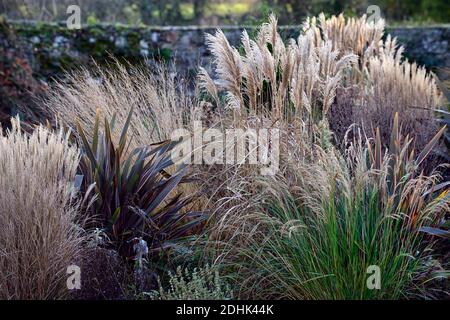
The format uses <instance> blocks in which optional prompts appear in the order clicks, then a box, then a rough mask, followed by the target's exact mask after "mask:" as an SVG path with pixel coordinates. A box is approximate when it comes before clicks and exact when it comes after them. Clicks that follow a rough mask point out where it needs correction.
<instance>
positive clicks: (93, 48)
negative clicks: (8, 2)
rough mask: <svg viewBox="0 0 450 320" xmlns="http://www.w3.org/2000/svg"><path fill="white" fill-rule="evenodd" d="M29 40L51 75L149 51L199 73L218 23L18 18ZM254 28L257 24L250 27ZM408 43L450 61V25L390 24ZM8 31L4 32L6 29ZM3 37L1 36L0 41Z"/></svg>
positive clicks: (414, 50) (417, 54) (42, 72)
mask: <svg viewBox="0 0 450 320" xmlns="http://www.w3.org/2000/svg"><path fill="white" fill-rule="evenodd" d="M12 26H13V28H14V29H15V32H16V34H17V35H18V38H19V39H21V41H22V43H23V45H24V46H25V51H26V52H27V54H28V56H29V58H30V61H31V62H32V67H33V70H34V72H35V74H36V75H39V76H42V77H44V78H48V77H51V76H55V75H56V76H57V75H60V73H61V71H62V70H64V69H65V70H70V69H72V68H74V67H78V66H81V65H86V64H88V63H90V62H91V61H92V59H95V60H97V61H100V62H101V61H105V59H107V58H108V57H110V56H111V55H113V56H116V57H118V58H119V59H122V58H123V59H126V60H128V61H130V62H132V63H133V62H138V61H142V60H143V58H145V57H149V58H152V59H156V60H174V61H175V62H176V65H177V70H178V71H179V72H184V73H186V74H188V75H194V74H195V72H196V67H197V65H198V64H199V63H200V64H202V65H203V66H208V65H209V63H210V59H211V55H210V54H209V52H208V50H207V48H206V46H205V33H214V31H215V28H204V27H158V28H154V27H142V28H133V27H128V26H122V25H98V26H86V27H84V28H83V29H81V30H68V29H67V28H66V27H65V26H64V25H57V24H35V23H25V22H24V23H19V22H14V23H12ZM246 29H247V30H248V32H249V34H250V35H252V34H254V33H255V32H256V29H255V27H246ZM280 29H281V30H280V33H281V35H282V36H283V37H295V36H297V35H298V33H299V28H298V27H295V26H292V27H281V28H280ZM222 30H223V31H224V33H225V34H226V36H227V37H228V39H229V41H230V43H231V44H232V45H238V43H239V40H240V36H241V32H242V30H243V27H224V28H222ZM387 32H389V33H391V34H392V35H394V36H396V37H398V39H399V42H400V43H401V44H403V45H404V46H406V56H407V57H408V58H410V59H412V60H415V61H417V62H418V63H420V64H423V65H426V66H427V67H434V66H439V67H444V66H446V67H449V66H450V50H449V42H450V26H436V27H415V28H410V27H398V28H390V29H387ZM0 37H2V34H0ZM0 43H1V41H0Z"/></svg>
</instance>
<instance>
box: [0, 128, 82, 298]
mask: <svg viewBox="0 0 450 320" xmlns="http://www.w3.org/2000/svg"><path fill="white" fill-rule="evenodd" d="M68 140H69V134H65V133H63V131H62V130H60V131H58V132H56V133H53V132H50V131H48V130H47V129H45V128H44V127H42V126H39V127H37V128H36V129H35V131H34V132H33V133H32V134H31V135H29V136H28V135H26V134H24V133H22V131H21V127H20V123H19V121H18V120H14V121H12V129H11V130H10V131H7V132H5V133H2V132H1V131H0V247H1V249H0V269H1V271H2V272H1V274H0V297H1V298H2V299H59V298H63V297H65V296H66V295H67V293H68V291H67V287H66V279H67V274H66V270H67V267H68V266H70V265H71V264H74V263H76V261H78V260H77V259H78V258H79V254H80V253H81V242H82V239H83V236H82V233H81V230H80V228H79V227H77V225H76V224H75V219H76V215H77V212H78V204H77V201H75V198H74V195H75V193H74V192H75V190H74V179H75V174H76V170H77V165H78V162H79V152H78V149H77V148H76V147H74V146H70V145H69V141H68Z"/></svg>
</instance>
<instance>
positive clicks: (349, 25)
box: [303, 13, 385, 69]
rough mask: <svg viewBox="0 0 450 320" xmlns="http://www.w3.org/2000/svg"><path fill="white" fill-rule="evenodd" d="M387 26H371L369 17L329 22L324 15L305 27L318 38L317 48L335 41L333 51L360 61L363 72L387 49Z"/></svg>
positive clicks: (307, 21) (382, 22)
mask: <svg viewBox="0 0 450 320" xmlns="http://www.w3.org/2000/svg"><path fill="white" fill-rule="evenodd" d="M384 26H385V22H384V20H383V19H379V20H378V21H376V22H372V23H369V22H368V21H367V16H366V15H363V16H361V17H359V18H354V17H351V18H345V17H344V15H343V14H340V15H339V16H334V15H333V16H331V17H330V18H328V19H327V18H326V17H325V15H324V14H323V13H321V14H320V15H319V17H318V18H315V17H314V18H308V19H307V20H306V21H305V23H304V24H303V29H304V30H311V32H312V33H313V34H314V35H316V36H315V42H314V43H315V45H316V46H318V45H320V43H321V42H323V41H331V42H332V44H333V50H337V51H338V52H340V54H341V55H345V54H349V53H353V54H356V55H357V56H358V57H359V67H360V68H361V69H362V67H363V66H365V64H366V62H367V61H368V59H369V58H370V57H372V56H374V55H377V54H378V53H379V52H380V50H381V48H382V45H383V41H382V38H383V35H384Z"/></svg>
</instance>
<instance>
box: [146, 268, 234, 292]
mask: <svg viewBox="0 0 450 320" xmlns="http://www.w3.org/2000/svg"><path fill="white" fill-rule="evenodd" d="M168 282H169V284H168V289H167V290H166V289H164V288H163V286H162V285H161V282H159V290H158V291H153V292H150V293H149V294H148V295H149V296H150V297H151V299H153V300H230V299H232V298H233V293H232V291H231V289H230V287H229V286H228V285H227V284H226V283H225V282H224V280H223V279H222V278H221V277H220V276H219V273H218V272H217V271H215V270H214V269H213V268H212V267H210V266H205V267H204V268H195V269H194V271H192V272H190V271H189V270H188V269H185V270H184V271H183V269H182V268H181V267H178V268H177V270H176V273H175V274H172V273H169V281H168Z"/></svg>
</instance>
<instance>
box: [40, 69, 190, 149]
mask: <svg viewBox="0 0 450 320" xmlns="http://www.w3.org/2000/svg"><path fill="white" fill-rule="evenodd" d="M109 67H110V68H103V67H100V66H97V67H96V68H94V69H93V70H87V69H81V70H80V71H77V72H74V73H71V74H67V75H66V78H64V79H63V80H59V81H57V82H56V83H55V84H54V87H53V88H52V90H50V93H49V96H48V98H47V99H46V101H45V102H44V103H45V105H46V107H47V109H49V110H50V111H52V112H53V113H55V114H56V116H57V117H58V118H59V121H61V122H62V123H63V124H65V125H68V126H70V127H71V128H73V129H75V128H76V121H79V122H80V124H81V126H82V128H83V130H85V131H86V132H88V133H90V132H93V129H94V124H95V118H96V113H97V111H100V113H101V116H102V117H107V118H109V119H111V118H112V116H113V115H116V116H115V122H116V127H117V128H121V127H123V125H124V124H125V121H126V119H127V116H128V112H129V111H130V109H131V108H133V110H134V114H135V119H134V120H133V122H132V123H131V124H130V128H129V132H130V135H131V136H133V139H132V141H131V144H132V145H131V149H130V150H132V149H133V148H136V147H141V146H144V145H149V144H151V143H156V142H159V141H162V140H165V139H168V138H170V135H171V133H172V132H173V131H174V130H176V129H179V128H182V127H183V125H184V120H186V119H185V118H186V117H188V114H189V112H190V110H191V108H192V106H193V104H192V103H193V102H192V100H191V98H190V97H189V96H188V94H187V91H186V87H185V86H184V85H183V83H180V82H179V81H178V80H176V79H175V78H174V76H173V75H172V74H171V73H170V72H169V70H168V69H167V68H166V67H165V66H164V65H158V66H157V68H156V69H155V70H153V71H149V70H148V69H146V68H144V67H132V66H128V65H123V64H120V63H119V62H115V63H113V64H111V65H110V66H109ZM119 134H120V132H117V131H115V132H113V135H114V136H113V137H114V140H115V141H116V140H117V138H118V136H119ZM116 142H117V141H116Z"/></svg>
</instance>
